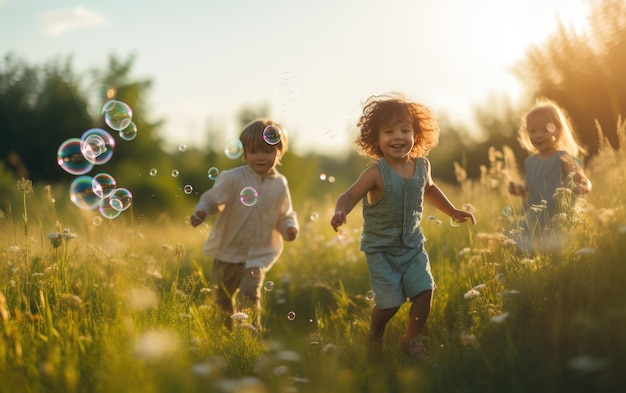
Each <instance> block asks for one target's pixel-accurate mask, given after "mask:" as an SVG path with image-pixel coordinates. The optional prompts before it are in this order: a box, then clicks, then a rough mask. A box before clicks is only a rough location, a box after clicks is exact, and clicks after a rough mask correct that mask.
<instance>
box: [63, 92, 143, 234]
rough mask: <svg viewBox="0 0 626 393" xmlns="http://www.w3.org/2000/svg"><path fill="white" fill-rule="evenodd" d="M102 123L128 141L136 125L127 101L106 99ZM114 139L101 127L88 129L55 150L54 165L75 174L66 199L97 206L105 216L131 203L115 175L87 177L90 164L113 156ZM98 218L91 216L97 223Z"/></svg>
mask: <svg viewBox="0 0 626 393" xmlns="http://www.w3.org/2000/svg"><path fill="white" fill-rule="evenodd" d="M102 115H103V116H104V122H105V123H106V124H107V125H108V126H109V127H110V128H111V129H112V130H115V131H117V132H118V134H119V136H120V138H121V139H123V140H125V141H130V140H133V139H135V137H136V136H137V126H136V125H135V123H133V121H132V117H133V111H132V109H131V108H130V106H128V104H126V103H124V102H121V101H117V100H110V101H107V102H106V103H105V104H104V106H103V107H102ZM114 150H115V139H114V138H113V136H111V134H110V133H109V132H107V131H105V130H103V129H101V128H91V129H89V130H87V131H85V132H83V134H82V135H81V137H80V138H69V139H67V140H65V141H64V142H63V143H61V145H60V146H59V148H58V150H57V164H58V165H59V166H60V167H61V168H62V169H63V170H64V171H66V172H67V173H69V174H71V175H74V176H77V177H76V178H75V179H74V181H72V184H71V185H70V190H69V193H70V200H71V201H72V202H73V203H74V204H75V205H76V206H78V207H79V208H80V209H83V210H95V209H98V210H99V211H100V214H101V215H102V216H103V217H105V218H108V219H113V218H116V217H117V216H119V215H120V213H121V212H122V211H124V210H126V209H128V208H129V207H130V205H131V204H132V199H133V195H132V193H131V192H130V191H129V190H128V189H126V188H123V187H117V182H116V181H115V178H114V177H113V176H111V175H110V174H108V173H105V172H100V173H98V174H96V175H94V176H88V175H87V173H89V172H90V171H91V170H92V169H93V168H94V166H96V165H103V164H106V163H107V162H109V161H110V160H111V158H112V157H113V152H114ZM101 222H102V219H101V218H100V217H97V218H94V224H95V225H100V223H101Z"/></svg>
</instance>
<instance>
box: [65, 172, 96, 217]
mask: <svg viewBox="0 0 626 393" xmlns="http://www.w3.org/2000/svg"><path fill="white" fill-rule="evenodd" d="M92 180H93V178H92V177H91V176H84V175H83V176H79V177H77V178H76V179H74V181H72V184H71V185H70V200H71V201H72V202H73V203H74V204H75V205H76V206H78V207H79V208H81V209H83V210H93V209H95V208H96V207H98V202H100V198H99V197H98V195H96V194H95V193H94V190H93V187H92Z"/></svg>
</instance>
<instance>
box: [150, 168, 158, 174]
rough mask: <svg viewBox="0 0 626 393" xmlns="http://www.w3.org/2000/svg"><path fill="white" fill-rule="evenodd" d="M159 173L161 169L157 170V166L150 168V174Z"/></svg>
mask: <svg viewBox="0 0 626 393" xmlns="http://www.w3.org/2000/svg"><path fill="white" fill-rule="evenodd" d="M157 173H159V171H157V169H156V168H151V169H150V176H156V175H157Z"/></svg>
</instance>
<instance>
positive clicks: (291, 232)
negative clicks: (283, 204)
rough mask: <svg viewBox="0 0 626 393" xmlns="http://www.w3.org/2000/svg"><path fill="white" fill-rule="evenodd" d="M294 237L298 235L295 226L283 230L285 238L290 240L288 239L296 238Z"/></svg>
mask: <svg viewBox="0 0 626 393" xmlns="http://www.w3.org/2000/svg"><path fill="white" fill-rule="evenodd" d="M296 237H298V228H296V227H289V228H287V231H286V232H285V240H287V241H289V242H290V241H293V240H296Z"/></svg>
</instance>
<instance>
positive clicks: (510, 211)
mask: <svg viewBox="0 0 626 393" xmlns="http://www.w3.org/2000/svg"><path fill="white" fill-rule="evenodd" d="M511 214H513V208H511V206H505V207H503V208H502V215H503V216H505V217H508V216H510V215H511Z"/></svg>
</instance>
